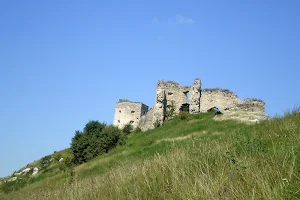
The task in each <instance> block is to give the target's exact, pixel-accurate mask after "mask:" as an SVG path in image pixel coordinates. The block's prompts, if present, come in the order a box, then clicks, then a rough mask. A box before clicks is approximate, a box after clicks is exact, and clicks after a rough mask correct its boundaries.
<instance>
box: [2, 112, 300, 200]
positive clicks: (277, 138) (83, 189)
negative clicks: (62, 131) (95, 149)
mask: <svg viewBox="0 0 300 200" xmlns="http://www.w3.org/2000/svg"><path fill="white" fill-rule="evenodd" d="M216 118H222V117H220V116H215V114H214V113H213V112H209V113H200V114H195V115H190V114H187V113H181V114H179V115H178V116H176V117H175V118H174V119H172V120H169V121H165V123H164V124H163V125H162V126H160V127H158V128H155V129H153V130H148V131H145V132H140V131H133V132H131V133H130V134H129V135H128V138H127V141H126V143H125V144H123V145H119V146H117V147H116V148H114V149H112V150H111V151H109V152H108V153H105V154H103V155H100V156H98V157H96V158H94V159H92V160H90V161H88V162H86V163H84V164H81V165H77V166H75V167H73V168H71V169H68V168H65V169H63V168H60V167H59V166H60V164H61V163H63V162H58V161H55V162H54V163H52V164H51V165H50V170H48V171H44V172H43V171H41V173H38V174H37V176H34V177H30V178H29V180H30V181H28V182H27V183H25V184H24V185H23V186H22V187H20V188H19V189H18V190H16V191H12V192H9V193H7V194H3V193H2V194H1V196H0V198H1V199H33V200H34V199H39V200H40V199H51V200H55V199H57V200H58V199H78V200H79V199H80V200H85V199H199V198H200V199H250V198H252V199H299V198H300V191H299V186H300V182H299V181H300V173H299V172H300V135H299V132H300V114H299V111H298V110H294V111H292V112H289V113H286V115H285V116H284V117H274V118H272V119H269V120H266V121H263V122H261V123H254V124H246V123H243V122H238V121H233V120H225V119H222V120H215V119H216ZM63 152H64V153H65V155H64V156H65V157H66V156H67V155H69V156H70V155H71V154H69V153H70V152H71V151H70V149H66V150H64V151H63ZM68 152H69V153H68ZM57 153H58V152H57ZM57 153H56V154H53V155H50V156H49V157H48V158H54V157H55V156H56V155H57ZM61 155H62V154H61ZM38 162H41V161H38Z"/></svg>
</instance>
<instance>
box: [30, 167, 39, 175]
mask: <svg viewBox="0 0 300 200" xmlns="http://www.w3.org/2000/svg"><path fill="white" fill-rule="evenodd" d="M38 172H39V168H37V167H35V168H33V172H32V176H34V175H36V174H37V173H38Z"/></svg>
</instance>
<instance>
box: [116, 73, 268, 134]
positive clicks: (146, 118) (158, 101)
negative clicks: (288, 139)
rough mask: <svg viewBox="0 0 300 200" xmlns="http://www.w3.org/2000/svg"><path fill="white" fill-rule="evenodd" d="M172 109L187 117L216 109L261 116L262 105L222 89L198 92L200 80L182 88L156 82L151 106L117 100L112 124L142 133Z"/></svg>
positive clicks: (224, 111)
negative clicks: (137, 128) (136, 129)
mask: <svg viewBox="0 0 300 200" xmlns="http://www.w3.org/2000/svg"><path fill="white" fill-rule="evenodd" d="M170 107H172V108H174V113H175V114H177V113H179V112H180V111H186V112H189V113H191V114H197V113H199V112H207V111H208V110H209V109H211V108H213V107H217V108H218V109H219V110H220V111H221V112H222V113H231V112H237V111H243V112H255V113H259V114H261V115H264V107H265V103H264V102H263V101H261V100H258V99H245V100H240V99H238V97H237V95H236V94H234V93H233V92H231V91H229V90H223V89H201V81H200V79H199V78H196V79H195V81H194V83H193V85H191V86H182V85H179V84H178V83H175V82H173V81H167V82H164V81H161V80H160V81H158V83H157V87H156V96H155V104H154V107H153V108H151V109H150V110H149V111H148V106H146V105H144V104H142V103H140V102H131V101H128V100H120V101H119V102H117V104H116V110H115V117H114V123H113V124H114V125H115V126H118V127H120V128H123V127H124V125H125V124H129V123H130V124H132V126H133V127H134V128H136V127H140V128H141V129H142V130H143V131H145V130H147V129H151V128H154V124H157V123H159V124H162V123H163V122H164V120H165V117H166V112H167V110H168V109H169V108H170Z"/></svg>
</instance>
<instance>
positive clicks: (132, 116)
mask: <svg viewBox="0 0 300 200" xmlns="http://www.w3.org/2000/svg"><path fill="white" fill-rule="evenodd" d="M147 112H148V106H147V105H145V104H143V103H141V102H133V101H129V100H122V99H120V100H119V102H117V103H116V109H115V117H114V123H113V124H114V125H115V126H118V127H119V128H123V127H124V126H125V125H126V124H131V125H132V127H133V128H136V127H137V126H138V123H139V121H140V118H141V116H143V115H145V114H146V113H147Z"/></svg>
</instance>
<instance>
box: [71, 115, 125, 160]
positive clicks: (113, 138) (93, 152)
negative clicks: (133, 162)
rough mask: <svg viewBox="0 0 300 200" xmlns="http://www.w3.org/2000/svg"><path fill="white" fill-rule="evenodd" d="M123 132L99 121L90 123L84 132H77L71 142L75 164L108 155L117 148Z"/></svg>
mask: <svg viewBox="0 0 300 200" xmlns="http://www.w3.org/2000/svg"><path fill="white" fill-rule="evenodd" d="M120 138H122V131H121V130H120V129H118V128H117V127H115V126H107V125H106V124H105V123H100V122H98V121H90V122H88V123H87V124H86V125H85V127H84V129H83V132H80V131H76V132H75V135H74V137H73V138H72V142H71V149H72V152H73V154H74V162H75V163H77V164H79V163H84V162H87V161H88V160H90V159H92V158H94V157H96V156H98V155H101V154H103V153H107V152H108V151H109V150H110V149H112V148H113V147H115V146H116V145H117V144H118V142H119V140H120Z"/></svg>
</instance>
